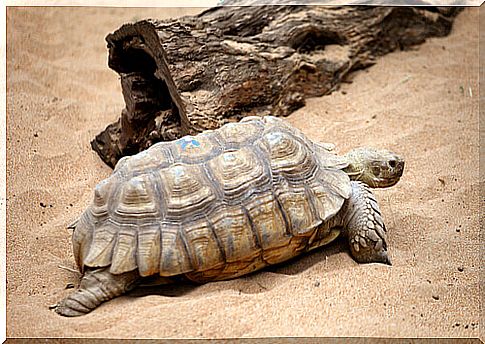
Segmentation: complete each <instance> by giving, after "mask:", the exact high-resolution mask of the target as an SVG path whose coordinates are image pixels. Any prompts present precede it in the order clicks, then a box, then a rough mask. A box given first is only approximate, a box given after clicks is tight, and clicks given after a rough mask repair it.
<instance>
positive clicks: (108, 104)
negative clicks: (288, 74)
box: [7, 8, 480, 338]
mask: <svg viewBox="0 0 485 344" xmlns="http://www.w3.org/2000/svg"><path fill="white" fill-rule="evenodd" d="M199 11H200V10H197V9H147V8H145V9H129V8H125V9H116V8H9V9H8V13H7V24H8V29H7V40H8V41H7V86H8V93H7V106H8V111H7V159H8V161H7V188H8V189H7V199H8V200H7V216H8V218H7V336H9V337H104V338H160V337H165V338H166V337H170V338H172V337H174V338H194V337H195V338H202V337H211V338H222V337H226V338H227V337H268V336H377V337H478V335H479V320H480V319H479V318H480V313H479V300H480V294H479V268H480V256H479V243H480V241H479V191H480V190H479V173H478V172H479V129H478V121H479V115H478V102H479V88H478V62H479V60H478V32H479V30H478V9H477V8H473V9H467V10H465V11H464V12H463V13H461V14H460V15H459V16H458V18H457V19H456V22H455V24H454V28H453V31H452V33H451V34H450V35H449V36H448V37H445V38H433V39H429V40H428V41H427V42H426V43H425V44H423V45H421V46H418V47H416V49H414V50H411V51H406V52H395V53H392V54H389V55H387V56H385V57H383V58H381V59H379V61H378V63H377V64H376V65H375V66H373V67H371V68H369V69H367V70H364V71H359V72H357V73H355V75H354V78H353V83H351V84H344V85H343V86H342V88H341V90H339V91H337V92H335V93H333V94H332V95H330V96H326V97H322V98H314V99H309V100H308V101H307V105H306V106H305V107H304V108H302V109H300V110H298V111H296V112H295V113H294V114H292V115H291V116H290V117H288V119H287V120H288V121H289V122H290V123H292V124H294V125H295V126H296V127H298V128H300V129H301V130H303V132H305V133H306V134H307V135H308V136H309V137H311V138H312V139H315V140H320V141H323V142H332V143H335V144H336V145H337V150H338V151H339V152H345V151H347V150H348V149H350V148H352V147H355V146H359V145H371V146H377V147H385V148H389V149H392V150H394V151H396V152H398V153H400V154H402V155H404V156H405V158H406V163H407V165H406V170H405V173H404V176H403V178H402V180H401V181H400V183H399V184H398V185H396V186H395V187H393V188H390V189H383V190H378V191H376V195H377V198H378V199H379V202H380V206H381V210H382V213H383V216H384V218H385V221H386V223H387V227H388V232H389V247H390V256H391V259H392V262H393V266H392V267H389V266H385V265H380V264H368V265H359V264H357V263H355V262H354V261H353V260H352V258H351V257H350V256H349V253H348V250H347V248H346V246H345V245H344V244H343V243H342V242H338V243H336V244H334V245H331V246H329V247H325V248H324V249H321V250H318V251H317V252H314V253H312V254H309V255H306V256H304V257H301V258H300V259H296V260H294V261H292V262H290V263H289V264H284V265H281V266H278V267H274V268H271V269H268V270H265V271H262V272H260V273H256V274H253V275H250V276H247V277H243V278H239V279H236V280H231V281H224V282H217V283H209V284H206V285H203V286H200V287H190V286H183V285H181V286H180V285H175V286H168V287H163V288H152V289H149V290H142V291H137V292H135V293H132V294H130V295H127V296H123V297H119V298H117V299H115V300H113V301H110V302H108V303H105V304H103V305H102V306H101V307H99V308H98V309H96V310H95V311H94V312H92V313H90V314H88V315H85V316H83V317H79V318H64V317H60V316H58V315H57V314H55V313H54V312H53V311H51V310H49V305H52V304H55V303H56V302H58V301H59V300H60V299H62V298H63V297H65V296H67V295H68V294H69V293H70V292H71V291H72V289H66V286H67V285H68V284H69V283H72V284H74V285H77V283H78V276H77V275H76V274H74V273H72V272H69V271H67V270H65V269H60V268H59V267H58V266H59V265H62V266H67V267H71V268H74V267H75V263H74V259H73V255H72V250H71V242H70V233H69V232H68V231H67V229H66V226H67V225H68V224H69V223H70V222H71V221H72V220H74V219H76V217H77V216H78V215H79V214H80V213H81V212H82V211H83V209H84V208H85V207H86V206H87V205H88V204H89V203H90V201H91V198H92V190H93V187H94V186H95V185H96V184H97V183H98V182H99V181H100V180H102V179H104V178H106V177H107V176H109V175H110V173H111V170H110V169H109V168H108V167H107V166H105V165H104V164H103V163H102V161H101V160H100V159H99V157H98V156H97V155H96V154H95V152H93V151H92V150H91V148H90V145H89V142H90V140H91V139H92V138H93V137H94V136H95V134H97V133H98V132H100V131H101V130H102V129H104V127H105V126H106V125H108V124H109V123H111V122H113V121H115V120H116V119H117V118H118V116H119V114H120V112H121V109H122V108H123V105H124V102H123V98H122V94H121V89H120V85H119V80H118V77H117V75H116V73H115V72H113V71H111V70H110V69H109V68H108V67H107V63H106V61H107V49H106V43H105V41H104V37H105V36H106V34H108V33H109V32H112V31H114V30H116V29H117V28H118V27H120V26H121V25H122V24H123V23H125V22H128V21H133V20H138V19H141V18H145V17H155V18H166V17H176V16H180V15H182V14H195V13H197V12H199Z"/></svg>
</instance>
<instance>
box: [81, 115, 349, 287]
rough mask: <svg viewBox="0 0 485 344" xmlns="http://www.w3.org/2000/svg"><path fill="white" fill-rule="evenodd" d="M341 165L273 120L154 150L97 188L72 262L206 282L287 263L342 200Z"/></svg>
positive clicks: (250, 120) (345, 189)
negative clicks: (182, 276) (181, 276)
mask: <svg viewBox="0 0 485 344" xmlns="http://www.w3.org/2000/svg"><path fill="white" fill-rule="evenodd" d="M345 165H346V163H345V161H344V160H343V159H342V158H340V157H338V156H337V155H335V154H333V153H331V152H329V151H328V150H327V149H325V148H322V147H321V146H319V145H318V144H316V143H313V142H312V141H311V140H309V139H308V138H306V137H305V136H304V135H303V134H302V133H301V132H300V131H298V130H297V129H295V128H293V127H290V126H289V125H287V124H285V122H284V121H282V120H281V119H278V118H275V117H271V116H267V117H262V118H261V117H253V116H252V117H247V118H245V119H243V120H242V121H241V122H239V123H230V124H226V125H224V126H223V127H221V128H220V129H217V130H213V131H206V132H204V133H201V134H198V135H196V136H186V137H183V138H181V139H179V140H177V141H173V142H161V143H157V144H155V145H153V146H152V147H150V148H149V149H147V150H146V151H144V152H142V153H139V154H137V155H134V156H132V157H125V158H123V159H121V160H120V161H119V162H118V164H117V166H116V168H115V170H114V172H113V174H112V175H111V176H110V177H109V178H107V179H106V180H104V181H102V182H100V183H99V184H98V185H97V186H96V188H95V191H94V200H93V203H92V204H91V205H90V206H89V207H88V208H87V210H86V211H85V212H84V213H83V214H82V216H81V217H80V219H79V221H78V223H77V225H76V229H75V231H74V233H73V247H74V255H75V258H76V262H77V264H78V266H79V268H80V270H81V271H83V270H84V269H85V268H86V267H91V268H96V267H107V266H109V269H110V272H111V273H113V274H121V273H124V272H128V271H132V270H134V269H138V271H139V274H140V275H141V276H150V275H157V274H158V275H160V276H166V277H168V276H175V275H181V274H184V275H185V276H187V277H188V278H190V279H192V280H194V281H208V280H222V279H228V278H234V277H237V276H241V275H243V274H246V273H248V272H252V271H254V270H257V269H260V268H261V267H264V266H266V265H271V264H276V263H279V262H282V261H285V260H287V259H289V258H292V257H294V256H296V255H298V254H299V253H300V252H302V250H304V249H305V246H306V245H307V243H308V241H309V238H310V237H311V236H312V234H314V233H315V231H316V228H317V227H318V226H319V225H321V224H322V223H324V222H325V221H327V220H328V219H329V218H331V217H332V216H334V215H335V214H336V213H337V212H338V211H339V210H340V208H341V206H342V204H343V202H344V201H345V199H347V198H348V197H349V196H350V180H349V177H348V176H347V174H346V173H345V172H343V171H342V167H345Z"/></svg>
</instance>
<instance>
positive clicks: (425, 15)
mask: <svg viewBox="0 0 485 344" xmlns="http://www.w3.org/2000/svg"><path fill="white" fill-rule="evenodd" d="M458 12H459V9H458V8H436V7H417V8H413V7H368V6H353V7H350V6H341V7H322V6H260V7H217V8H213V9H210V10H207V11H205V12H203V13H201V14H199V15H197V16H188V17H183V18H179V19H174V20H144V21H140V22H137V23H134V24H126V25H123V26H122V27H121V28H119V29H118V30H117V31H116V32H114V33H112V34H110V35H108V36H107V37H106V41H107V42H108V49H109V60H108V64H109V67H110V68H112V69H113V70H114V71H116V72H117V73H118V74H119V75H120V77H121V85H122V90H123V96H124V100H125V103H126V106H125V109H124V110H123V111H122V114H121V118H120V119H119V120H118V121H117V122H116V123H113V124H111V125H109V126H108V127H107V128H106V129H105V130H104V131H103V132H101V133H100V134H99V135H97V136H96V138H95V139H94V140H93V141H92V142H91V145H92V147H93V149H94V150H95V151H97V152H98V154H99V155H100V156H101V158H102V159H103V160H104V161H105V162H106V163H107V164H108V165H110V166H112V167H113V166H114V165H115V164H116V162H117V161H118V160H119V159H120V158H121V157H122V156H125V155H131V154H135V153H137V152H139V151H141V150H144V149H146V148H148V147H149V146H150V145H152V144H153V143H155V142H157V141H162V140H173V139H177V138H179V137H181V136H183V135H187V134H196V133H198V132H201V131H203V130H208V129H216V128H218V127H220V126H221V125H223V124H225V123H227V122H231V121H238V120H239V119H241V118H243V117H245V116H249V115H269V114H272V115H276V116H286V115H288V114H290V113H291V112H293V111H294V110H296V109H298V108H300V107H301V106H303V105H304V104H305V98H308V97H317V96H322V95H325V94H329V93H331V92H332V91H334V90H335V89H336V88H337V87H338V85H339V83H341V82H342V81H345V80H348V78H349V74H350V73H351V72H353V71H355V70H358V69H362V68H366V67H368V66H370V65H372V64H374V63H376V59H377V58H378V57H379V56H382V55H384V54H386V53H389V52H391V51H394V50H396V49H408V48H410V47H412V46H413V45H416V44H420V43H422V42H424V41H425V39H426V38H427V37H440V36H445V35H447V34H448V33H449V32H450V30H451V27H452V22H453V19H454V17H455V16H456V14H457V13H458ZM404 96H405V95H404Z"/></svg>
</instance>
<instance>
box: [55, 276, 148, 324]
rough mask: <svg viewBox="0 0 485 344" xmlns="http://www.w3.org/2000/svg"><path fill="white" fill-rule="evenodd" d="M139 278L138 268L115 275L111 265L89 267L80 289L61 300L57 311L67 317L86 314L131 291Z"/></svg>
mask: <svg viewBox="0 0 485 344" xmlns="http://www.w3.org/2000/svg"><path fill="white" fill-rule="evenodd" d="M139 279H140V276H139V274H138V271H137V270H134V271H130V272H126V273H123V274H120V275H113V274H112V273H110V272H109V267H107V268H101V269H89V270H87V271H86V272H85V273H84V276H83V278H82V279H81V285H80V286H79V289H78V290H76V291H75V292H74V293H72V294H71V295H69V296H68V297H66V298H65V299H64V300H62V301H61V302H59V303H58V304H57V306H56V308H55V311H56V313H58V314H60V315H64V316H67V317H76V316H79V315H83V314H86V313H88V312H90V311H92V310H93V309H94V308H96V307H97V306H99V305H100V304H101V303H102V302H104V301H108V300H111V299H113V298H115V297H117V296H119V295H122V294H124V293H126V292H127V291H130V290H131V289H133V288H134V287H135V286H136V284H137V282H138V281H139Z"/></svg>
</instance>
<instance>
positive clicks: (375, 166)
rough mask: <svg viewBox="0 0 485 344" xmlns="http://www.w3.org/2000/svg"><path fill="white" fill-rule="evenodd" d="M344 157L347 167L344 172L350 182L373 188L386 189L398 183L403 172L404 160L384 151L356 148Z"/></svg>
mask: <svg viewBox="0 0 485 344" xmlns="http://www.w3.org/2000/svg"><path fill="white" fill-rule="evenodd" d="M345 157H346V158H347V160H348V163H349V165H348V166H347V167H346V168H345V169H344V171H345V172H346V173H347V174H348V175H349V177H350V179H352V180H359V181H362V182H364V183H366V184H367V185H369V186H370V187H373V188H386V187H389V186H393V185H394V184H396V183H397V182H398V181H399V178H401V176H402V174H403V171H404V159H403V158H402V157H400V156H399V155H397V154H395V153H393V152H390V151H388V150H386V149H376V148H368V147H362V148H356V149H354V150H351V151H350V152H348V153H347V154H346V155H345Z"/></svg>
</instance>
